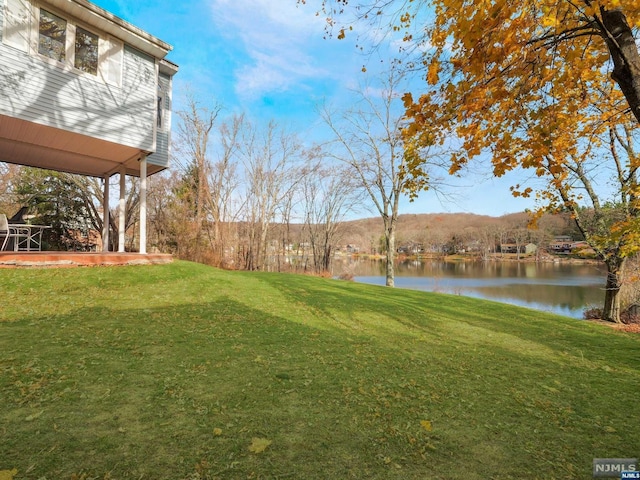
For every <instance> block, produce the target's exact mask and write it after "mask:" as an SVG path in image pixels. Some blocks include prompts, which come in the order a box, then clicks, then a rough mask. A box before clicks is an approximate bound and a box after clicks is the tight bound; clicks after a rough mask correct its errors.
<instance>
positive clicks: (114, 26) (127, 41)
mask: <svg viewBox="0 0 640 480" xmlns="http://www.w3.org/2000/svg"><path fill="white" fill-rule="evenodd" d="M0 6H2V8H1V9H0V161H4V162H9V163H16V164H20V165H29V166H33V167H40V168H47V169H52V170H58V171H64V172H70V173H78V174H83V175H90V176H94V177H101V178H103V179H104V180H105V181H104V185H105V189H104V190H105V191H104V198H105V201H108V199H109V188H108V186H109V181H108V180H109V178H110V177H111V176H113V175H115V174H118V175H119V179H120V205H121V207H124V198H125V195H124V189H125V181H124V179H125V176H126V175H132V176H136V177H140V216H141V222H140V223H141V225H140V235H139V237H140V251H141V253H145V252H146V178H147V175H151V174H154V173H156V172H159V171H161V170H163V169H165V168H167V167H168V165H169V146H170V137H171V131H170V126H171V100H172V99H171V96H172V79H173V76H174V75H175V74H176V73H177V71H178V67H177V66H176V65H175V64H173V63H171V62H170V61H168V60H166V59H165V56H166V55H167V54H168V53H169V51H170V50H171V48H172V47H171V46H170V45H168V44H167V43H165V42H163V41H162V40H159V39H157V38H155V37H154V36H152V35H150V34H149V33H147V32H144V31H143V30H141V29H139V28H138V27H136V26H134V25H132V24H130V23H128V22H126V21H124V20H122V19H120V18H118V17H116V16H115V15H113V14H111V13H109V12H108V11H106V10H104V9H102V8H100V7H98V6H96V5H94V4H92V3H90V2H89V1H87V0H0ZM119 210H120V212H121V214H120V218H119V226H120V229H119V236H120V238H119V240H120V246H119V250H120V251H124V208H119ZM104 211H105V220H106V216H107V215H108V209H104ZM108 223H109V222H108V221H105V222H104V224H105V225H108ZM107 235H108V230H105V232H103V250H106V249H107V248H108V237H107Z"/></svg>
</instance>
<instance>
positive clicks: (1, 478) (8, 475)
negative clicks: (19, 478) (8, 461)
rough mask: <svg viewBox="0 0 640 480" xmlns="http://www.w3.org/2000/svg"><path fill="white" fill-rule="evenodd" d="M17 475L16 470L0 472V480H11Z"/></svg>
mask: <svg viewBox="0 0 640 480" xmlns="http://www.w3.org/2000/svg"><path fill="white" fill-rule="evenodd" d="M17 474H18V470H17V469H15V468H14V469H13V470H0V480H13V477H14V476H15V475H17Z"/></svg>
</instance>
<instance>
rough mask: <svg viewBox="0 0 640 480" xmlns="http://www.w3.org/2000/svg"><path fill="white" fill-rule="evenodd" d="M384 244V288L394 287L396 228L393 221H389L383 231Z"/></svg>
mask: <svg viewBox="0 0 640 480" xmlns="http://www.w3.org/2000/svg"><path fill="white" fill-rule="evenodd" d="M385 243H386V245H385V246H386V247H387V274H386V283H385V284H386V286H387V287H394V286H395V271H394V262H395V259H396V226H395V222H394V221H393V220H391V221H390V223H389V226H388V227H387V228H386V229H385Z"/></svg>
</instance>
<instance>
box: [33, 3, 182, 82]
mask: <svg viewBox="0 0 640 480" xmlns="http://www.w3.org/2000/svg"><path fill="white" fill-rule="evenodd" d="M42 1H43V2H44V3H48V4H50V5H53V6H54V7H56V8H58V9H59V10H60V11H62V12H64V13H67V14H69V15H71V16H73V17H75V18H77V19H78V20H81V21H83V22H84V23H86V24H87V25H89V26H92V27H95V28H97V29H100V30H102V31H103V32H106V33H108V34H109V35H112V36H113V37H116V38H119V39H120V40H122V41H123V42H125V43H127V44H129V45H131V46H132V47H134V48H136V49H138V50H140V51H141V52H144V53H146V54H148V55H151V56H152V57H154V58H158V59H162V58H164V57H165V56H166V55H167V54H168V53H169V52H170V51H171V50H172V49H173V47H172V46H171V45H169V44H168V43H166V42H163V41H162V40H160V39H158V38H156V37H154V36H153V35H151V34H149V33H147V32H145V31H144V30H142V29H140V28H138V27H136V26H135V25H132V24H131V23H129V22H127V21H126V20H123V19H122V18H120V17H117V16H115V15H114V14H113V13H111V12H108V11H107V10H104V9H102V8H100V7H98V6H97V5H94V4H93V3H91V2H89V1H87V0H42ZM176 71H177V70H176Z"/></svg>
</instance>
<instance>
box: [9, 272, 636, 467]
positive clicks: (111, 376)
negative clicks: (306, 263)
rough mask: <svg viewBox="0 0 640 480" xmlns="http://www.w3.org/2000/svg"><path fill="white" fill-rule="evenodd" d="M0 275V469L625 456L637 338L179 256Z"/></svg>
mask: <svg viewBox="0 0 640 480" xmlns="http://www.w3.org/2000/svg"><path fill="white" fill-rule="evenodd" d="M0 285H1V289H0V299H1V305H2V306H1V307H0V435H1V439H2V441H1V442H0V479H3V480H4V478H9V479H10V478H12V477H13V478H15V479H16V480H21V479H37V480H44V479H46V480H57V479H74V480H79V479H84V480H88V479H100V480H103V479H112V480H116V479H135V480H142V479H150V480H151V479H172V480H173V479H176V480H177V479H217V478H220V479H245V478H247V479H280V478H291V479H349V478H361V479H403V480H404V479H447V480H451V479H465V480H473V479H478V480H487V479H516V478H518V479H519V478H522V479H552V478H558V479H590V478H592V461H593V458H594V457H638V456H640V421H639V419H640V401H639V398H638V396H639V395H640V348H639V347H640V336H639V335H637V334H636V335H633V334H626V333H621V332H618V331H615V330H613V329H610V328H608V327H606V326H602V325H596V324H591V323H587V322H583V321H579V320H572V319H566V318H562V317H557V316H553V315H550V314H544V313H540V312H536V311H532V310H526V309H521V308H517V307H512V306H507V305H502V304H498V303H492V302H485V301H480V300H475V299H470V298H464V297H459V296H451V295H439V294H431V293H424V292H416V291H409V290H398V289H395V290H393V289H386V288H384V287H375V286H370V285H361V284H355V283H351V282H342V281H334V280H327V279H320V278H312V277H305V276H296V275H283V274H269V273H248V272H226V271H221V270H216V269H213V268H209V267H206V266H202V265H196V264H191V263H186V262H175V263H173V264H170V265H161V266H136V267H113V268H109V267H104V268H75V269H4V270H0ZM13 469H16V470H17V471H18V473H17V474H15V475H14V474H11V473H9V472H8V471H12V470H13Z"/></svg>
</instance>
